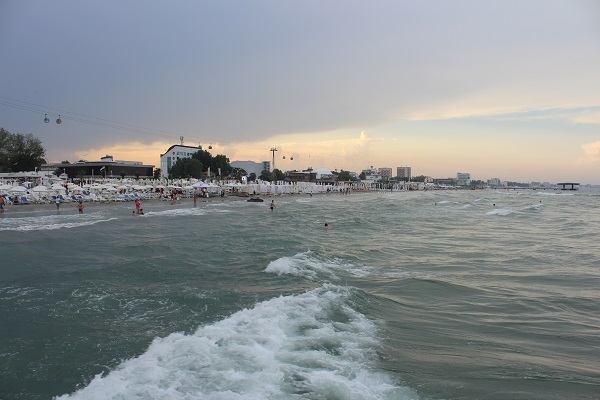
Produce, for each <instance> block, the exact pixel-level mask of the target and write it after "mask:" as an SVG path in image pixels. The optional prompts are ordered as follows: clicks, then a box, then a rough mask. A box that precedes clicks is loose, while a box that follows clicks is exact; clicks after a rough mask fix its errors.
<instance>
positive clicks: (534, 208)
mask: <svg viewBox="0 0 600 400" xmlns="http://www.w3.org/2000/svg"><path fill="white" fill-rule="evenodd" d="M542 208H544V204H543V203H539V204H532V205H530V206H527V207H525V210H534V211H539V210H541V209H542Z"/></svg>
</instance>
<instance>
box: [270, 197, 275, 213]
mask: <svg viewBox="0 0 600 400" xmlns="http://www.w3.org/2000/svg"><path fill="white" fill-rule="evenodd" d="M269 208H270V209H271V211H273V210H274V209H275V200H271V205H270V206H269Z"/></svg>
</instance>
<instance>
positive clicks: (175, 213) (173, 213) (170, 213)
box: [140, 207, 206, 218]
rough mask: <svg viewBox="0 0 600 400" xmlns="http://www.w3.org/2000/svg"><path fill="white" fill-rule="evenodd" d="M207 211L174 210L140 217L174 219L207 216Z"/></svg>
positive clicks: (197, 209) (149, 212)
mask: <svg viewBox="0 0 600 400" xmlns="http://www.w3.org/2000/svg"><path fill="white" fill-rule="evenodd" d="M205 214H206V210H205V209H203V208H196V207H194V208H173V209H169V210H161V211H148V212H146V213H145V214H144V215H140V217H146V218H152V217H174V216H181V215H184V216H185V215H205Z"/></svg>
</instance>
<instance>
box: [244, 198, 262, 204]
mask: <svg viewBox="0 0 600 400" xmlns="http://www.w3.org/2000/svg"><path fill="white" fill-rule="evenodd" d="M246 201H249V202H251V203H262V202H263V201H264V200H263V199H261V198H258V197H253V198H251V199H248V200H246Z"/></svg>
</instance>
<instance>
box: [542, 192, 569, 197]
mask: <svg viewBox="0 0 600 400" xmlns="http://www.w3.org/2000/svg"><path fill="white" fill-rule="evenodd" d="M538 194H539V195H540V196H575V193H555V192H538Z"/></svg>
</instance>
